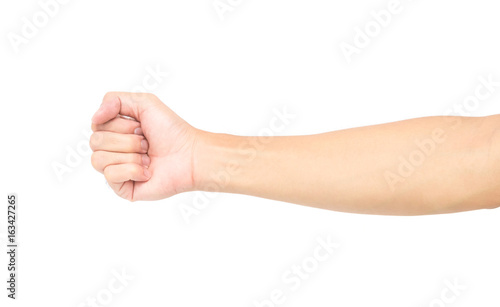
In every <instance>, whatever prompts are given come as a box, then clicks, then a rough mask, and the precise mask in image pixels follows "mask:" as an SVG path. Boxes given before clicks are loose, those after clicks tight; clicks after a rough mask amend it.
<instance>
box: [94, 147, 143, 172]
mask: <svg viewBox="0 0 500 307" xmlns="http://www.w3.org/2000/svg"><path fill="white" fill-rule="evenodd" d="M90 161H91V163H92V166H93V167H94V168H95V170H96V171H98V172H100V173H104V169H105V168H106V166H108V165H115V164H124V163H135V164H139V165H142V166H144V167H149V165H150V164H151V159H150V158H149V156H148V155H146V154H138V153H121V152H110V151H101V150H98V151H96V152H94V153H93V154H92V156H91V158H90Z"/></svg>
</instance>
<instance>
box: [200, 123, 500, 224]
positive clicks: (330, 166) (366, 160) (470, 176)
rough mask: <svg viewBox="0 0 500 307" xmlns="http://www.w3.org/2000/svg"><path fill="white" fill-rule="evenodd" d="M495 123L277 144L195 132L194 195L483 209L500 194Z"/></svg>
mask: <svg viewBox="0 0 500 307" xmlns="http://www.w3.org/2000/svg"><path fill="white" fill-rule="evenodd" d="M495 121H498V120H497V119H496V118H495V117H482V118H463V117H461V118H458V117H426V118H418V119H412V120H406V121H400V122H394V123H388V124H382V125H375V126H368V127H361V128H353V129H347V130H341V131H334V132H329V133H323V134H317V135H308V136H283V137H241V136H233V135H226V134H212V133H207V132H201V133H200V137H199V139H198V143H197V151H196V154H195V157H194V158H195V161H193V162H194V180H195V187H196V188H197V189H200V190H210V191H221V192H229V193H241V194H247V195H254V196H259V197H264V198H269V199H275V200H281V201H287V202H291V203H297V204H302V205H309V206H314V207H319V208H325V209H331V210H336V211H344V212H356V213H371V214H394V215H415V214H433V213H446V212H456V211H464V210H473V209H480V208H491V207H495V206H497V201H496V200H497V199H499V198H498V197H499V196H500V186H499V184H497V182H498V178H499V175H500V172H499V170H498V167H497V166H496V164H498V163H495V158H494V156H492V150H493V149H495V146H493V147H491V146H490V145H491V144H492V143H491V142H492V141H491V140H492V137H493V133H494V131H495V129H496V126H497V124H496V123H495ZM495 152H498V151H495Z"/></svg>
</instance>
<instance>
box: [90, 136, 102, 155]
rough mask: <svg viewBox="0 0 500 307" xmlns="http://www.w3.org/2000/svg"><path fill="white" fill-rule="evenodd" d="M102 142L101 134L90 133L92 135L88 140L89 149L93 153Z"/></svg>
mask: <svg viewBox="0 0 500 307" xmlns="http://www.w3.org/2000/svg"><path fill="white" fill-rule="evenodd" d="M102 140H103V135H102V133H100V132H94V133H92V135H91V136H90V140H89V145H90V148H91V149H92V150H93V151H95V150H96V149H98V148H99V146H100V145H101V143H102Z"/></svg>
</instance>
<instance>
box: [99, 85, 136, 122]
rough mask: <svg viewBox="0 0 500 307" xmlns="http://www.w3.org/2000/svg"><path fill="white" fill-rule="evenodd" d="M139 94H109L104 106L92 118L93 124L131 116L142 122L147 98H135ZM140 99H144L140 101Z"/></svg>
mask: <svg viewBox="0 0 500 307" xmlns="http://www.w3.org/2000/svg"><path fill="white" fill-rule="evenodd" d="M138 95H139V94H136V93H124V92H109V93H107V94H106V95H104V98H103V100H102V104H101V106H100V107H99V109H98V110H97V111H96V112H95V114H94V116H93V117H92V123H93V124H96V125H99V124H104V123H105V122H107V121H109V120H111V119H113V118H115V117H117V116H118V115H126V116H130V117H132V118H134V119H136V120H137V121H140V117H141V113H142V111H143V108H144V104H145V103H146V101H145V99H144V98H145V97H135V96H138ZM140 98H143V99H142V100H144V101H140Z"/></svg>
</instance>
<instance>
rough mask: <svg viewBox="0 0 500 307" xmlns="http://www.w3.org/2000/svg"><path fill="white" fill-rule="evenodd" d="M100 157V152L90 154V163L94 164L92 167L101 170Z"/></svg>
mask: <svg viewBox="0 0 500 307" xmlns="http://www.w3.org/2000/svg"><path fill="white" fill-rule="evenodd" d="M100 160H101V159H100V157H99V152H98V151H97V152H94V153H92V155H91V156H90V163H91V164H92V167H93V168H94V169H96V170H99V162H100Z"/></svg>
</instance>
